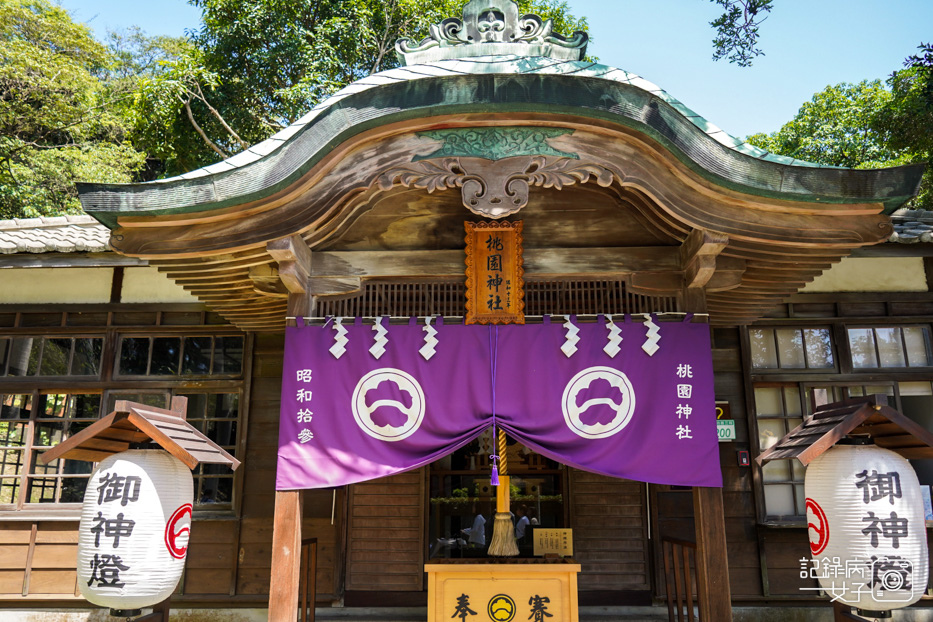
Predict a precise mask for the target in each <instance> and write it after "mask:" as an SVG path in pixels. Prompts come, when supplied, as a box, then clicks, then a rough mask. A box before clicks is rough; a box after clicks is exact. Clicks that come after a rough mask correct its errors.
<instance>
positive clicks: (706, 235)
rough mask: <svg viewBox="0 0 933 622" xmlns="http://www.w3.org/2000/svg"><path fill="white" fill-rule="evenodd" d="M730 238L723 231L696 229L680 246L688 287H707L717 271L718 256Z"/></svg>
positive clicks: (681, 261)
mask: <svg viewBox="0 0 933 622" xmlns="http://www.w3.org/2000/svg"><path fill="white" fill-rule="evenodd" d="M728 243H729V238H728V236H726V235H723V234H722V233H716V232H713V231H707V230H705V229H694V230H693V231H691V232H690V234H689V235H688V236H687V239H686V240H684V243H683V245H682V246H681V247H680V263H681V266H682V267H683V271H684V281H685V284H686V286H687V287H705V286H706V284H707V283H709V281H710V279H711V278H713V274H714V273H715V272H716V257H717V256H718V255H719V253H721V252H722V251H723V249H725V248H726V245H727V244H728Z"/></svg>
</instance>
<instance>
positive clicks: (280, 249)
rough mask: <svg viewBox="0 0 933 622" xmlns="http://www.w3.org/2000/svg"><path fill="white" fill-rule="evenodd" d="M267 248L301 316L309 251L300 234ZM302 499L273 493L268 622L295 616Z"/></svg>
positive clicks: (294, 312)
mask: <svg viewBox="0 0 933 622" xmlns="http://www.w3.org/2000/svg"><path fill="white" fill-rule="evenodd" d="M266 250H267V251H268V252H269V254H270V255H271V256H272V258H273V259H275V260H276V261H277V262H278V264H279V277H280V278H281V280H282V283H284V284H285V287H286V288H287V289H288V291H289V295H288V311H287V314H288V316H289V317H299V316H304V315H305V314H307V313H308V312H309V308H310V300H309V293H308V291H309V286H308V285H309V284H308V279H309V275H310V273H311V251H310V250H309V249H308V246H307V245H306V244H305V242H304V240H302V239H301V237H300V236H291V237H289V238H285V239H282V240H275V241H273V242H269V244H268V245H267V246H266ZM301 501H302V499H301V491H300V490H284V491H276V493H275V516H274V518H273V521H272V576H271V579H270V584H269V620H270V622H295V621H296V620H297V619H298V597H299V594H298V591H299V586H300V584H301V580H300V574H301V573H300V570H301V516H302V502H301ZM312 580H313V579H312ZM312 606H313V604H312Z"/></svg>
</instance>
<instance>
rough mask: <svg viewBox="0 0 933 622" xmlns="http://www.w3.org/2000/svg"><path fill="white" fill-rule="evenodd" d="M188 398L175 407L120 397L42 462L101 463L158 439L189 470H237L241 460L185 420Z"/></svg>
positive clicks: (173, 405) (174, 401)
mask: <svg viewBox="0 0 933 622" xmlns="http://www.w3.org/2000/svg"><path fill="white" fill-rule="evenodd" d="M186 406H187V399H186V398H183V397H175V398H174V399H173V400H172V410H166V409H164V408H155V407H153V406H147V405H145V404H138V403H136V402H130V401H127V400H117V402H116V404H115V410H114V411H113V412H112V413H110V414H109V415H107V416H106V417H103V418H102V419H100V420H99V421H96V422H94V423H93V424H92V425H90V426H88V427H87V428H85V429H84V430H82V431H81V432H79V433H77V434H75V435H74V436H72V437H70V438H69V439H68V440H66V441H64V442H62V443H60V444H58V445H56V446H55V447H53V448H52V449H50V450H48V451H46V452H44V453H43V454H42V455H41V456H40V457H39V461H40V462H42V463H43V464H48V463H49V462H51V461H53V460H57V459H59V458H65V459H67V460H85V461H87V462H100V461H101V460H104V459H105V458H108V457H110V456H112V455H113V454H118V453H120V452H123V451H127V450H128V449H131V448H132V447H133V446H134V445H136V444H140V443H148V442H154V443H156V444H158V445H159V446H161V447H162V449H164V450H166V451H167V452H169V453H170V454H172V455H173V456H175V457H176V458H178V459H179V460H180V461H181V462H182V463H184V465H185V466H187V467H188V468H189V469H193V468H195V467H196V466H198V464H202V463H206V464H225V465H227V466H229V467H230V468H231V469H233V470H236V468H237V467H238V466H240V461H239V460H237V459H236V458H234V457H233V456H231V455H230V454H229V453H227V452H226V451H224V450H223V449H222V448H221V447H220V446H219V445H217V444H216V443H215V442H214V441H212V440H211V439H209V438H208V437H207V436H205V435H204V434H202V433H201V432H200V431H198V430H197V428H195V427H194V426H193V425H191V424H190V423H188V422H187V421H185V409H186Z"/></svg>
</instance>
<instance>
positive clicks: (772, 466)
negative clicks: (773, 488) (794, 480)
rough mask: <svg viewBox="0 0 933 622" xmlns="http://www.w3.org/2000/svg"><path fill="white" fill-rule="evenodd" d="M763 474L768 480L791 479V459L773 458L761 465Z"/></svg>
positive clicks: (781, 480)
mask: <svg viewBox="0 0 933 622" xmlns="http://www.w3.org/2000/svg"><path fill="white" fill-rule="evenodd" d="M761 475H762V477H763V478H764V481H766V482H786V481H789V480H790V478H791V477H790V460H772V461H771V462H769V463H767V464H766V465H764V466H763V467H761Z"/></svg>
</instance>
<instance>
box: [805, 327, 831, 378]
mask: <svg viewBox="0 0 933 622" xmlns="http://www.w3.org/2000/svg"><path fill="white" fill-rule="evenodd" d="M803 337H804V341H805V343H806V345H807V367H810V368H811V369H832V368H833V366H834V363H833V344H832V339H831V338H830V332H829V329H828V328H808V329H805V330H804V331H803Z"/></svg>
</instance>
